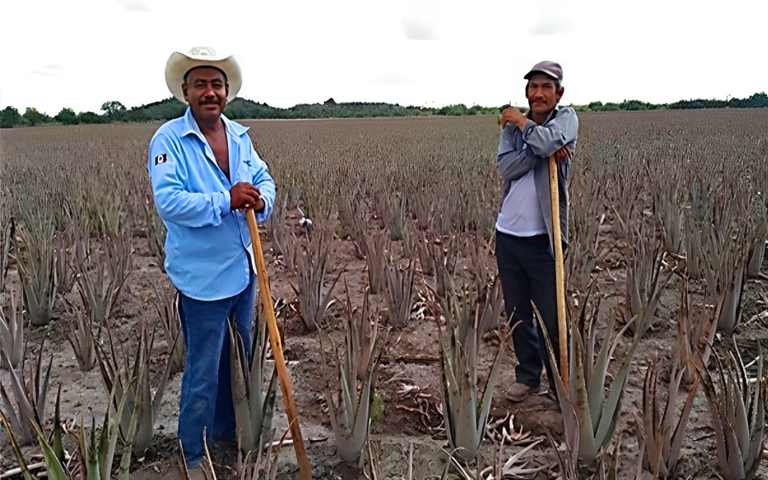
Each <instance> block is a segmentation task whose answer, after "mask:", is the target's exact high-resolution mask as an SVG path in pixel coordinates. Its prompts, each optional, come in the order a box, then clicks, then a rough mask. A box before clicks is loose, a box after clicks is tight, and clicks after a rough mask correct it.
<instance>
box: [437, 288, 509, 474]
mask: <svg viewBox="0 0 768 480" xmlns="http://www.w3.org/2000/svg"><path fill="white" fill-rule="evenodd" d="M481 302H482V301H481V299H480V298H479V295H478V294H477V293H474V294H473V293H472V292H464V294H463V295H462V296H459V295H458V294H456V293H449V294H448V297H447V298H443V299H441V300H440V303H441V306H442V313H443V316H444V317H445V328H443V327H442V326H441V325H440V323H439V322H440V321H439V319H438V320H437V322H438V332H439V342H440V369H441V373H440V380H441V382H442V388H441V389H440V394H441V397H442V403H443V416H444V420H445V430H446V432H447V434H448V442H449V444H450V446H451V449H452V450H453V451H454V452H455V455H456V456H457V457H458V458H459V459H461V460H462V461H470V460H471V459H473V458H474V457H475V456H476V454H477V452H478V450H479V448H480V444H481V443H482V441H483V437H484V435H485V426H486V424H487V422H488V413H489V411H490V408H491V397H492V395H493V388H494V387H495V386H496V380H497V378H498V375H499V371H500V370H499V366H500V365H501V358H502V355H501V352H502V351H503V350H504V342H503V340H502V344H501V346H500V347H499V350H498V352H496V357H495V359H494V361H493V364H492V366H491V370H490V373H489V375H488V381H487V382H486V385H485V390H484V392H482V393H481V392H479V385H478V379H477V372H478V356H479V355H478V351H479V348H480V345H481V340H480V335H479V327H480V315H481V312H480V310H481V307H482V303H481ZM438 318H439V317H438ZM503 338H505V336H502V339H503Z"/></svg>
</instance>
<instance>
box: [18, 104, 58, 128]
mask: <svg viewBox="0 0 768 480" xmlns="http://www.w3.org/2000/svg"><path fill="white" fill-rule="evenodd" d="M22 117H23V118H25V119H26V120H27V121H28V122H29V124H30V125H33V126H34V125H40V124H43V123H49V122H50V121H51V117H49V116H48V115H46V114H44V113H41V112H38V111H37V109H36V108H33V107H27V110H26V111H25V112H24V115H22Z"/></svg>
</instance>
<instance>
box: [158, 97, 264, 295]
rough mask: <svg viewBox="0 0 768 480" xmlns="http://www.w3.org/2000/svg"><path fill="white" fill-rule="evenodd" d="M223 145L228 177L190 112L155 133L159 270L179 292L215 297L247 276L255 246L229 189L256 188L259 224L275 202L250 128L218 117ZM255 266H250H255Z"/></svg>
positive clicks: (237, 288)
mask: <svg viewBox="0 0 768 480" xmlns="http://www.w3.org/2000/svg"><path fill="white" fill-rule="evenodd" d="M221 118H222V120H223V121H224V125H225V129H226V134H227V145H228V147H229V172H230V173H229V175H230V179H231V182H230V180H228V179H227V177H226V175H224V172H222V171H221V169H220V168H219V166H218V164H217V163H216V157H214V155H213V151H212V150H211V147H210V145H209V144H208V141H207V140H206V138H205V136H204V135H203V134H202V132H201V131H200V128H199V127H198V125H197V122H196V121H195V118H194V117H193V116H192V110H191V109H189V108H187V113H186V114H185V115H184V116H183V117H180V118H177V119H175V120H171V121H170V122H167V123H165V124H164V125H163V126H161V127H160V128H159V129H158V130H157V132H155V135H154V137H152V141H151V142H150V143H149V159H148V162H147V169H148V170H149V177H150V179H151V180H152V192H153V194H154V197H155V207H156V208H157V212H158V213H159V214H160V218H162V220H163V223H164V224H165V227H166V229H167V230H168V234H167V236H166V239H165V270H166V272H167V273H168V277H169V278H170V279H171V282H173V284H174V285H175V286H176V288H178V289H179V290H180V291H181V292H182V293H183V294H184V295H186V296H188V297H190V298H194V299H196V300H206V301H212V300H220V299H223V298H227V297H231V296H233V295H237V294H238V293H240V292H242V291H243V290H244V289H245V287H246V286H248V283H249V282H250V275H251V265H249V261H250V262H253V250H252V248H251V237H250V233H249V231H248V223H247V222H246V220H245V214H244V213H240V212H239V211H231V210H230V196H229V190H230V189H231V188H232V186H234V185H235V184H236V183H239V182H246V183H250V184H252V185H254V186H255V187H257V188H258V189H259V190H260V191H261V198H262V199H263V200H264V210H262V211H261V212H257V213H256V220H258V221H259V222H264V221H266V220H267V218H269V216H270V214H271V213H272V207H273V205H274V204H275V182H274V180H272V177H271V176H270V175H269V171H268V168H267V165H266V163H264V162H263V161H262V160H261V159H260V158H259V156H258V154H257V153H256V150H255V149H254V148H253V144H252V143H251V139H250V138H249V137H248V133H247V132H248V127H244V126H242V125H240V124H238V123H236V122H233V121H231V120H229V119H227V118H225V117H224V116H223V115H222V117H221ZM253 270H254V271H255V268H254V269H253Z"/></svg>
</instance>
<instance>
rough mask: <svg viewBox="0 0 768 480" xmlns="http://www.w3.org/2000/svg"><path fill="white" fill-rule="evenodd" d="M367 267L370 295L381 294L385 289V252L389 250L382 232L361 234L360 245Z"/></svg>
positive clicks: (387, 242) (387, 239)
mask: <svg viewBox="0 0 768 480" xmlns="http://www.w3.org/2000/svg"><path fill="white" fill-rule="evenodd" d="M361 247H362V249H363V253H364V254H365V263H366V265H367V267H368V287H369V288H370V290H371V293H373V294H377V293H382V292H383V291H384V290H386V288H387V277H386V274H385V270H386V268H387V256H386V254H387V252H388V251H389V250H390V240H389V237H388V236H387V234H386V232H385V231H384V230H379V231H377V232H375V233H373V234H368V233H363V242H362V245H361Z"/></svg>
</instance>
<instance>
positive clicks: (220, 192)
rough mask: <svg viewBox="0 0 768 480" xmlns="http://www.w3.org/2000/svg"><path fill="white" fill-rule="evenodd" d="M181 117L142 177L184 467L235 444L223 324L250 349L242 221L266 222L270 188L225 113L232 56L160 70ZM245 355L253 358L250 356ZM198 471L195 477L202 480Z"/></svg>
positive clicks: (232, 89)
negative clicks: (147, 184)
mask: <svg viewBox="0 0 768 480" xmlns="http://www.w3.org/2000/svg"><path fill="white" fill-rule="evenodd" d="M165 80H166V83H167V84H168V88H169V89H170V90H171V93H173V95H174V96H175V97H176V98H177V99H179V100H180V101H182V102H184V103H187V104H188V105H189V108H187V111H186V113H185V114H184V116H183V117H180V118H177V119H175V120H171V121H170V122H168V123H166V124H164V125H163V126H161V127H160V128H159V129H158V130H157V132H156V133H155V135H154V137H152V141H151V142H150V144H149V159H148V163H147V168H148V170H149V176H150V178H151V181H152V192H153V194H154V199H155V206H156V208H157V212H158V213H159V214H160V218H162V220H163V223H164V224H165V226H166V228H167V230H168V233H167V237H166V240H165V254H166V256H165V270H166V272H167V273H168V277H169V278H170V279H171V282H173V284H174V285H175V286H176V288H177V289H178V291H179V297H178V306H179V315H180V317H181V324H182V333H183V336H184V342H185V345H186V347H187V357H186V363H185V366H184V375H183V377H182V384H181V401H180V404H181V405H180V411H179V439H180V440H181V443H182V446H183V450H184V456H185V459H186V462H187V466H188V467H189V468H190V469H196V468H198V466H199V464H200V462H201V460H202V458H203V431H204V430H205V432H206V436H207V441H208V442H209V443H210V442H211V441H212V440H216V439H224V440H227V439H234V438H235V420H234V412H233V402H232V393H231V386H230V371H229V337H228V334H229V333H228V320H229V321H233V322H236V328H237V331H238V332H239V333H240V335H241V336H242V338H243V343H244V345H250V339H251V323H252V320H253V311H254V302H255V290H256V279H255V277H256V275H255V273H254V272H255V271H256V270H255V266H254V261H253V250H252V247H251V239H250V235H249V230H248V224H247V223H246V220H245V214H244V211H245V210H247V209H249V208H253V209H254V210H255V211H256V218H257V220H258V221H260V222H264V221H266V220H267V218H268V217H269V215H270V214H271V213H272V206H273V205H274V201H275V183H274V181H273V180H272V177H270V175H269V172H268V170H267V165H266V164H265V163H264V162H263V161H262V160H261V159H260V158H259V156H258V154H257V153H256V150H255V149H254V147H253V144H252V143H251V139H250V138H249V137H248V133H247V132H248V127H244V126H242V125H240V124H238V123H235V122H233V121H231V120H229V119H227V118H226V117H225V116H224V115H222V111H223V110H224V107H225V106H226V104H227V102H228V101H231V100H232V99H234V98H235V96H236V95H237V92H238V91H239V90H240V86H241V85H242V78H241V73H240V66H239V65H238V63H237V61H236V60H235V59H234V57H232V56H220V55H217V54H216V52H215V51H214V50H213V49H212V48H208V47H195V48H192V49H191V50H190V51H189V53H181V52H174V53H173V54H172V55H171V56H170V58H169V59H168V62H167V64H166V66H165ZM246 352H247V354H248V355H250V349H249V348H246ZM199 473H200V472H199V470H198V471H197V472H194V471H193V476H199Z"/></svg>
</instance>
